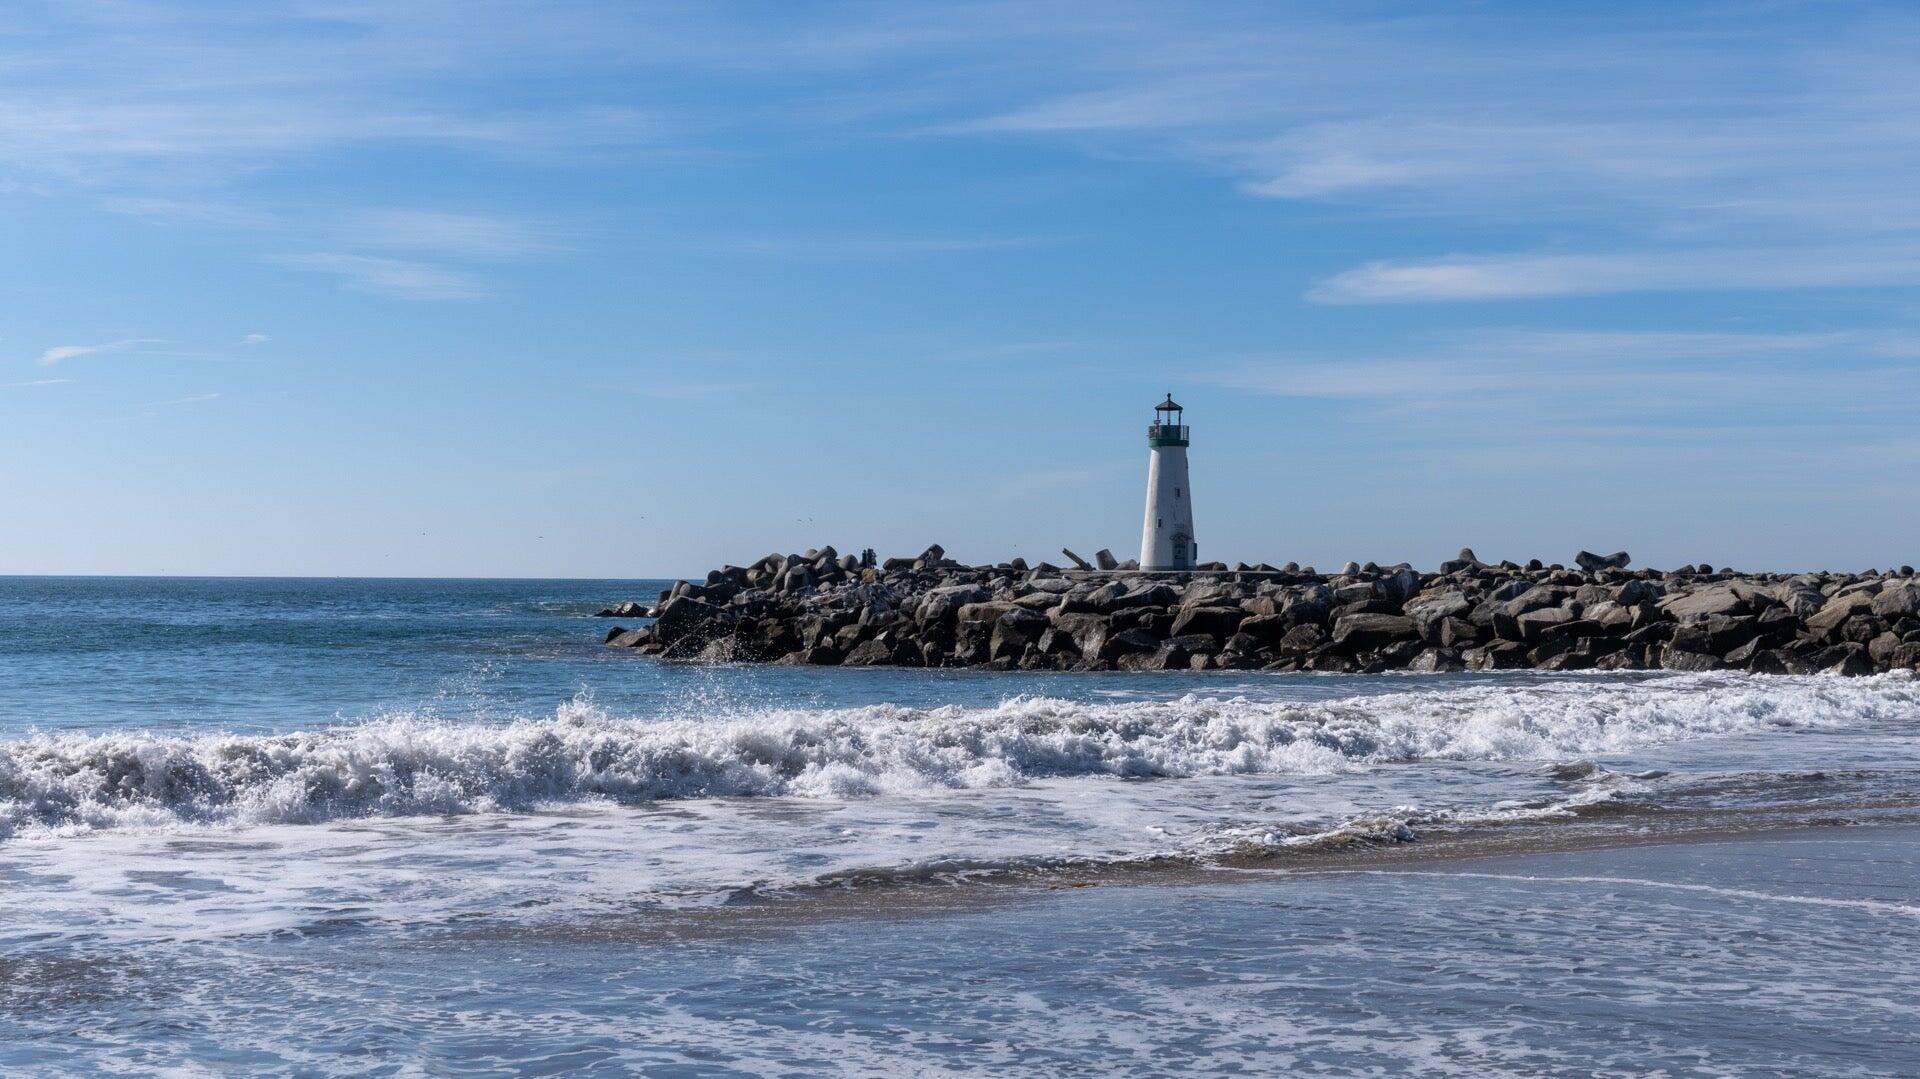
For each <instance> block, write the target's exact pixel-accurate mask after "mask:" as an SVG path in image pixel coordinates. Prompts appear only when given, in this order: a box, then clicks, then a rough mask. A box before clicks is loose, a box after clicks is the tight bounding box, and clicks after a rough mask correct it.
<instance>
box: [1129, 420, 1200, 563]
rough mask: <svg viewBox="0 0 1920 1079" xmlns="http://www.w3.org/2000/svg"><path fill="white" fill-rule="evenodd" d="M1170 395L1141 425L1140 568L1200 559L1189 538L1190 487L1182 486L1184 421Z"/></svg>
mask: <svg viewBox="0 0 1920 1079" xmlns="http://www.w3.org/2000/svg"><path fill="white" fill-rule="evenodd" d="M1181 412H1182V410H1181V408H1180V406H1179V405H1177V404H1175V403H1174V401H1173V394H1171V393H1169V394H1167V399H1166V400H1165V401H1162V402H1160V403H1159V404H1158V405H1155V406H1154V408H1153V425H1152V426H1150V427H1148V428H1147V445H1148V446H1150V447H1152V455H1151V456H1150V457H1149V458H1148V459H1147V519H1146V522H1145V524H1143V525H1142V526H1141V528H1140V568H1141V569H1192V568H1193V567H1194V564H1195V563H1196V562H1198V561H1200V547H1199V544H1198V543H1196V542H1195V541H1194V538H1193V489H1192V488H1191V487H1189V486H1188V485H1187V426H1186V424H1184V423H1181V422H1180V419H1181Z"/></svg>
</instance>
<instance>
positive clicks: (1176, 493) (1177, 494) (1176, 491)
mask: <svg viewBox="0 0 1920 1079" xmlns="http://www.w3.org/2000/svg"><path fill="white" fill-rule="evenodd" d="M1173 497H1175V498H1179V497H1180V488H1178V487H1175V488H1174V489H1173Z"/></svg>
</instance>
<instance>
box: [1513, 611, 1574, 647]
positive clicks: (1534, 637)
mask: <svg viewBox="0 0 1920 1079" xmlns="http://www.w3.org/2000/svg"><path fill="white" fill-rule="evenodd" d="M1573 620H1574V614H1573V612H1572V611H1569V610H1567V609H1566V608H1565V607H1542V608H1540V609H1538V610H1533V611H1528V612H1526V613H1525V614H1522V615H1518V616H1516V617H1515V618H1514V620H1513V621H1514V625H1515V626H1517V627H1518V628H1519V631H1520V639H1521V640H1523V641H1527V642H1529V643H1531V642H1535V641H1539V640H1541V639H1543V638H1544V637H1546V635H1547V631H1548V630H1550V629H1552V628H1554V627H1556V626H1562V625H1565V624H1567V623H1569V622H1572V621H1573Z"/></svg>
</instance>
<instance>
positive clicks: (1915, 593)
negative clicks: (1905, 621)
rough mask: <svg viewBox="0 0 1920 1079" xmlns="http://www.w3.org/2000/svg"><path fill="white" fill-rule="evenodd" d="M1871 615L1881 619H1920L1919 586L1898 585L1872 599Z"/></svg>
mask: <svg viewBox="0 0 1920 1079" xmlns="http://www.w3.org/2000/svg"><path fill="white" fill-rule="evenodd" d="M1871 606H1872V610H1873V613H1874V614H1875V615H1877V616H1879V617H1881V618H1914V617H1920V585H1914V584H1900V585H1895V586H1893V587H1892V588H1888V589H1885V590H1883V591H1882V592H1881V593H1880V594H1879V595H1877V596H1874V597H1873V603H1872V605H1871Z"/></svg>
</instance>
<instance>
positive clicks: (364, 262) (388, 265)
mask: <svg viewBox="0 0 1920 1079" xmlns="http://www.w3.org/2000/svg"><path fill="white" fill-rule="evenodd" d="M272 261H274V262H276V263H278V264H280V265H282V266H288V267H291V268H293V269H296V270H312V271H315V272H317V273H327V274H334V275H337V276H339V277H341V278H343V279H344V280H345V282H346V287H347V288H350V289H353V290H354V291H356V292H368V293H372V294H374V295H378V296H390V297H393V298H395V299H401V300H477V299H483V298H485V297H487V296H488V295H491V290H490V289H488V288H487V286H486V285H485V284H484V283H483V282H481V281H480V280H478V279H476V278H474V277H472V276H470V275H468V274H466V273H463V272H461V271H458V270H449V269H446V268H444V267H439V266H430V265H427V264H426V263H421V262H409V261H405V260H402V259H391V258H376V257H373V256H370V255H344V254H333V253H316V254H308V255H281V256H278V257H276V258H274V259H273V260H272Z"/></svg>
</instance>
